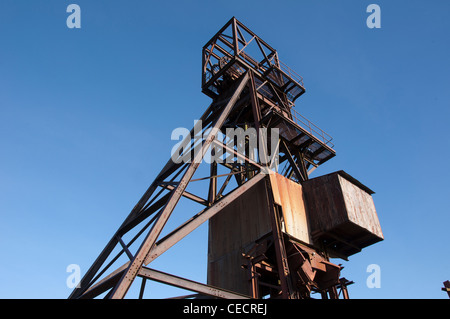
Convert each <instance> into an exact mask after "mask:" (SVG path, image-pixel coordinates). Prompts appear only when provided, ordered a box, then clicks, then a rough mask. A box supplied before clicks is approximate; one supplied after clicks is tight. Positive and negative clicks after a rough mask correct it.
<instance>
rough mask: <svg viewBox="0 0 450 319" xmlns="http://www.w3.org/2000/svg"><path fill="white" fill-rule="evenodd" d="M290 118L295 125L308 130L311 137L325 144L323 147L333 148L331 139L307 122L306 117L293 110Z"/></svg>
mask: <svg viewBox="0 0 450 319" xmlns="http://www.w3.org/2000/svg"><path fill="white" fill-rule="evenodd" d="M291 113H292V118H293V119H294V121H295V123H297V124H298V125H300V126H301V127H302V128H304V129H306V130H308V131H309V132H310V133H311V134H312V135H313V136H315V137H316V138H318V139H319V140H321V141H322V142H324V143H325V145H328V146H330V147H331V148H333V147H334V144H333V143H331V140H332V139H333V138H332V137H331V136H330V135H329V134H327V133H326V132H325V131H324V130H322V129H321V128H320V127H318V126H317V125H315V124H314V123H313V122H311V121H310V120H308V119H307V118H306V117H304V116H303V115H301V114H300V113H299V112H297V111H296V110H294V109H291Z"/></svg>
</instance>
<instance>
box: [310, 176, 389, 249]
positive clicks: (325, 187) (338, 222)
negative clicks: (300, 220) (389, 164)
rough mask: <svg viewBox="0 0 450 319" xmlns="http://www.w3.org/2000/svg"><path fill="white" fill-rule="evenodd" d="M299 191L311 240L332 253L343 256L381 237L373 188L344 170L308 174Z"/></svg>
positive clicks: (377, 240) (381, 238) (379, 239)
mask: <svg viewBox="0 0 450 319" xmlns="http://www.w3.org/2000/svg"><path fill="white" fill-rule="evenodd" d="M303 191H304V196H305V201H306V205H307V210H308V215H309V226H310V230H311V236H312V239H313V242H314V243H315V244H316V245H325V248H326V249H327V251H328V252H330V253H331V255H332V256H333V255H334V256H333V257H341V258H347V257H348V256H350V255H353V254H355V253H357V252H359V251H361V249H362V248H364V247H367V246H369V245H372V244H374V243H376V242H379V241H381V240H383V233H382V231H381V227H380V222H379V220H378V215H377V212H376V210H375V205H374V202H373V199H372V196H371V195H372V194H373V193H374V192H373V191H372V190H371V189H369V188H368V187H367V186H365V185H363V184H362V183H360V182H359V181H358V180H356V179H355V178H353V177H352V176H350V175H349V174H347V173H346V172H344V171H338V172H334V173H331V174H328V175H324V176H320V177H316V178H312V179H310V180H308V181H306V182H304V183H303Z"/></svg>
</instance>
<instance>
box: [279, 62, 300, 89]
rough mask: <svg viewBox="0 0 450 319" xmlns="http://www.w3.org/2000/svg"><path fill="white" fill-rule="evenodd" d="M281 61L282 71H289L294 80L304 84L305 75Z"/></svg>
mask: <svg viewBox="0 0 450 319" xmlns="http://www.w3.org/2000/svg"><path fill="white" fill-rule="evenodd" d="M278 62H279V63H280V69H281V71H283V72H284V73H287V74H288V75H289V77H290V78H291V79H293V80H295V81H296V82H297V83H299V84H301V85H302V86H304V85H303V77H302V76H301V75H299V74H298V73H297V72H295V71H294V70H292V69H291V68H290V67H288V66H287V65H286V64H285V63H283V62H282V61H278Z"/></svg>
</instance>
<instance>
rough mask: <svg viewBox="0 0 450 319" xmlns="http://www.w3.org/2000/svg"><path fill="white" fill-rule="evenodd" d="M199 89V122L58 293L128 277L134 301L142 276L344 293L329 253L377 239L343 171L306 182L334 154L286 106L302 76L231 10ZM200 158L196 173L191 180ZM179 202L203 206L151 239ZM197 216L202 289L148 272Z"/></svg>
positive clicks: (252, 292)
mask: <svg viewBox="0 0 450 319" xmlns="http://www.w3.org/2000/svg"><path fill="white" fill-rule="evenodd" d="M202 92H203V93H205V94H206V95H208V96H209V97H211V98H212V103H211V104H210V105H209V107H208V108H207V109H206V111H205V113H204V114H203V115H202V116H201V118H200V120H201V122H200V123H201V127H194V128H193V129H192V130H191V132H190V134H188V135H187V136H186V138H185V139H184V140H183V142H182V143H180V144H179V145H177V149H176V150H175V152H174V153H173V155H172V157H171V158H170V159H169V160H168V162H167V164H166V165H165V166H164V168H163V169H162V170H161V172H160V173H159V174H158V175H157V177H156V178H155V180H154V181H153V183H152V184H151V185H150V187H149V188H148V190H147V191H146V192H145V193H144V195H143V196H142V198H141V199H140V200H139V202H138V203H137V204H136V206H135V207H134V208H133V209H132V211H131V213H130V214H129V215H128V217H127V218H126V219H125V220H124V222H123V223H122V225H121V226H120V227H119V229H118V230H117V231H116V233H115V234H114V235H113V236H112V238H111V239H110V241H109V242H108V244H107V245H106V247H105V248H104V249H103V251H102V252H101V253H100V255H99V256H98V258H97V259H96V260H95V262H94V263H93V265H92V266H91V268H90V269H89V270H88V271H87V272H86V274H85V275H84V277H83V279H82V280H81V282H80V285H79V287H78V288H76V289H75V290H74V291H73V292H72V294H71V295H70V298H94V297H98V296H102V297H105V298H124V297H125V295H126V293H127V292H128V290H129V288H130V286H131V285H132V284H133V283H134V282H135V281H136V278H137V277H140V278H141V280H140V294H139V296H140V297H143V295H144V290H145V283H146V281H147V280H153V281H157V282H160V283H165V284H168V285H172V286H176V287H179V288H183V289H186V290H189V291H193V292H194V293H196V294H197V295H193V296H194V297H195V296H210V297H213V298H286V299H290V298H311V297H313V298H315V297H316V296H318V297H321V298H348V291H347V285H348V284H350V283H351V281H349V280H347V279H345V278H343V277H341V268H342V267H341V266H339V265H336V264H334V263H332V262H330V258H333V257H339V258H343V259H347V257H348V256H350V255H352V254H355V253H357V252H359V251H361V249H362V248H364V247H366V246H368V245H371V244H373V243H376V242H378V241H380V240H382V239H383V235H382V232H381V228H380V224H379V221H378V217H377V213H376V211H375V207H374V204H373V200H372V197H371V195H372V194H373V191H371V190H370V189H369V188H368V187H366V186H364V185H363V184H361V183H360V182H359V181H357V180H356V179H355V178H353V177H351V176H350V175H349V174H347V173H346V172H344V171H338V172H335V173H332V174H328V175H324V176H320V177H316V178H311V179H310V178H309V174H310V173H311V172H312V171H313V170H315V169H316V168H317V167H319V166H320V165H322V164H323V163H325V162H327V161H328V160H330V159H331V158H333V157H334V156H335V155H336V153H335V150H334V145H333V144H332V143H331V140H332V138H331V137H330V136H329V135H328V134H327V133H325V132H324V131H323V130H321V129H320V128H318V127H317V126H315V125H314V124H313V123H311V122H310V121H309V120H307V119H306V118H304V117H303V116H301V115H300V114H299V113H297V112H296V111H295V110H294V109H293V108H294V105H295V101H296V100H297V99H298V98H299V97H300V96H301V95H302V94H303V93H305V88H304V86H303V79H302V77H301V76H299V75H298V74H297V73H295V72H294V71H293V70H291V69H290V68H288V67H287V66H286V65H284V64H283V63H282V62H281V61H280V59H279V56H278V53H277V51H276V50H275V49H273V48H272V47H271V46H270V45H269V44H267V43H266V42H265V41H263V40H262V39H261V38H260V37H258V36H257V35H256V34H255V33H254V32H252V31H251V30H250V29H249V28H247V27H246V26H245V25H243V24H242V23H241V22H239V21H238V20H237V19H236V18H234V17H233V18H232V19H230V21H228V22H227V23H226V24H225V25H224V26H223V27H222V28H221V29H220V30H219V32H217V34H215V35H214V36H213V37H212V38H211V39H210V40H209V41H208V42H207V43H206V45H205V46H204V47H203V52H202ZM229 132H234V133H236V132H240V133H243V135H240V136H238V138H237V137H236V134H235V135H233V136H231V137H230V134H227V133H229ZM239 137H240V138H239ZM254 141H256V143H254ZM208 156H209V157H210V158H211V157H212V158H216V159H217V158H220V159H222V160H212V161H211V160H210V161H209V162H208V163H206V162H205V161H204V159H205V157H208ZM224 159H226V160H224ZM200 165H207V166H209V167H208V168H207V174H205V175H204V176H201V177H196V176H194V174H195V173H196V172H197V173H198V172H199V170H198V168H199V166H200ZM200 180H201V181H204V182H206V183H207V184H205V187H204V189H203V194H198V192H197V194H195V193H194V192H192V191H191V190H190V188H189V187H190V185H191V184H192V183H193V182H196V181H200ZM181 198H187V199H189V200H192V201H194V202H196V203H197V204H199V205H201V206H202V207H203V208H202V209H201V210H200V211H199V212H197V213H196V214H195V215H193V216H192V217H191V218H188V219H186V220H185V222H184V223H180V225H179V226H178V227H175V228H174V229H173V230H171V231H170V232H168V233H167V234H165V235H164V236H162V235H161V234H162V232H163V229H164V227H165V226H166V223H167V221H168V219H169V217H170V216H171V215H172V212H173V211H174V209H175V207H176V206H177V205H179V202H180V199H181ZM206 221H208V223H209V234H208V269H207V283H206V284H205V283H200V282H196V281H193V280H190V279H187V278H182V277H179V276H176V275H174V274H169V273H166V272H162V271H160V270H155V269H153V268H151V267H150V266H151V263H152V261H154V260H155V259H157V258H158V257H159V256H160V255H162V254H163V253H164V252H166V251H167V250H169V249H170V248H171V247H172V246H173V245H175V244H176V243H177V242H179V241H180V240H182V239H183V238H184V237H185V236H187V235H188V234H189V233H191V232H192V231H193V230H195V229H196V228H197V227H199V226H200V225H201V224H203V223H204V222H206ZM130 234H132V235H130ZM192 249H195V248H192ZM124 256H126V257H125V258H126V261H125V262H119V260H120V258H123V257H124ZM138 284H139V283H138ZM191 297H192V296H191Z"/></svg>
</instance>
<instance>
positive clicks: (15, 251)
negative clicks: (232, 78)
mask: <svg viewBox="0 0 450 319" xmlns="http://www.w3.org/2000/svg"><path fill="white" fill-rule="evenodd" d="M71 3H76V4H78V5H79V6H80V7H81V29H69V28H67V26H66V18H67V16H68V15H69V13H66V7H67V6H68V5H69V4H71ZM370 3H376V4H379V5H380V7H381V29H369V28H367V26H366V18H367V16H368V15H369V14H368V13H366V7H367V6H368V5H369V4H370ZM449 12H450V2H448V1H438V0H434V1H405V0H403V1H400V0H397V1H381V0H380V1H375V0H373V1H331V0H327V1H315V2H313V1H284V0H280V1H275V2H274V1H264V0H258V1H226V2H219V1H111V0H110V1H100V0H99V1H85V0H74V1H62V0H45V1H43V0H41V1H31V0H29V1H25V0H2V1H1V2H0V217H1V222H0V249H1V257H0V261H1V262H0V298H67V296H68V295H69V294H70V292H71V289H68V288H67V286H66V278H67V276H68V275H69V274H68V273H67V272H66V267H67V265H69V264H78V265H80V267H81V270H82V271H86V270H87V268H88V267H89V266H90V265H91V264H92V262H93V261H94V260H95V258H96V257H97V255H98V254H99V253H100V251H101V250H102V249H103V247H104V246H105V244H106V243H107V241H108V240H109V239H110V237H111V236H112V235H113V234H114V232H115V230H116V229H117V228H118V227H119V225H120V224H121V223H122V221H123V219H124V218H125V217H126V216H127V215H128V213H129V212H130V210H131V209H132V207H133V206H134V205H135V203H136V202H137V201H138V200H139V198H140V197H141V195H142V194H143V192H144V191H145V190H146V188H147V187H148V185H149V184H150V183H151V182H152V181H153V179H154V178H155V177H156V175H157V174H158V172H159V170H160V169H161V168H162V166H163V165H164V164H165V162H166V161H167V159H168V158H169V156H170V150H171V148H172V146H173V145H174V143H175V142H174V141H171V140H170V134H171V132H172V130H173V129H175V128H177V127H187V128H190V127H192V125H193V122H194V120H195V119H198V118H199V117H200V115H201V114H202V112H203V110H204V109H205V108H206V107H207V105H208V104H209V102H210V99H209V98H208V97H206V96H205V95H203V94H202V93H201V90H200V83H201V82H200V80H201V78H200V75H201V48H202V46H203V45H204V44H205V43H206V41H208V40H209V39H210V38H211V36H212V35H213V34H214V33H215V32H216V31H218V29H219V28H220V27H221V26H222V25H223V24H225V23H226V22H227V21H228V20H229V19H230V18H231V17H232V16H236V18H237V19H239V20H240V21H242V22H243V23H244V24H246V25H247V26H248V27H250V28H251V29H252V30H253V31H254V32H255V33H257V34H258V35H260V36H261V37H262V38H263V39H264V40H265V41H266V42H268V43H269V44H271V45H272V46H273V47H274V48H275V49H277V51H278V53H279V56H280V59H281V60H282V61H283V62H285V63H286V64H288V65H289V66H290V67H291V68H292V69H294V70H295V71H296V72H297V73H299V74H301V75H302V76H303V78H304V83H305V87H306V94H305V95H303V96H302V97H301V98H300V99H299V100H298V103H297V106H296V109H297V111H299V112H301V113H302V114H303V115H305V116H306V117H308V118H309V119H311V120H312V121H313V122H315V123H316V124H318V125H319V126H320V127H321V128H323V129H324V130H325V131H327V132H328V133H329V134H330V135H332V136H333V137H334V142H335V145H336V146H335V148H336V151H337V156H336V157H335V158H333V159H332V160H331V161H329V162H328V163H326V164H325V165H323V166H322V167H320V168H319V169H317V170H316V171H315V172H314V173H315V176H317V175H322V174H326V173H329V172H333V171H336V170H341V169H343V170H345V171H346V172H348V173H349V174H350V175H352V176H354V177H355V178H357V179H359V180H360V181H361V182H362V183H364V184H366V185H367V186H369V187H370V188H371V189H373V190H374V191H375V192H376V194H375V195H374V201H375V205H376V208H377V211H378V214H379V218H380V222H381V227H382V230H383V233H384V236H385V240H384V241H383V242H381V243H378V244H376V245H374V246H371V247H368V248H366V249H364V250H363V251H362V252H361V253H360V254H357V255H354V256H352V257H350V261H349V262H343V261H339V262H342V263H343V264H344V265H345V269H344V270H343V275H344V276H345V277H346V278H348V279H351V280H354V281H355V284H354V285H352V286H350V287H349V292H350V296H351V297H352V298H448V297H447V295H446V294H445V293H444V292H442V291H441V289H440V288H441V287H442V282H443V281H445V280H449V279H450V254H449V248H448V240H449V239H448V229H449V228H448V227H449V224H450V211H449V208H448V207H449V206H448V201H449V198H450V196H449V195H450V186H449V183H448V181H449V180H450V172H449V158H450V148H449V146H450V145H449V144H450V143H449V135H450V129H449V120H450V108H449V107H450V90H449V85H450V80H449V79H450V54H449V52H450V39H449V32H450V19H449V17H448V16H449ZM193 213H195V211H194V212H192V213H190V212H185V213H184V215H183V216H182V217H181V219H180V220H184V219H187V218H188V217H189V216H190V215H192V214H193ZM174 221H175V222H176V219H175V220H174ZM206 230H207V228H206V227H204V226H202V227H201V228H200V229H199V230H198V231H196V232H195V233H193V234H192V236H191V237H188V238H186V243H184V245H185V246H183V244H182V243H180V245H181V246H179V247H177V246H175V247H174V251H173V253H172V255H170V254H169V255H167V256H166V257H165V259H161V261H159V262H156V261H155V265H154V266H155V267H159V269H164V270H166V271H169V272H171V271H172V272H173V273H175V274H179V275H182V276H185V277H188V278H191V279H194V280H199V281H205V280H206V237H205V234H206ZM184 247H187V248H184ZM163 257H164V255H163V256H161V258H163ZM370 264H377V265H379V266H380V269H381V288H372V289H369V288H368V287H367V286H366V278H367V277H368V275H369V273H367V272H366V269H367V266H368V265H370ZM164 267H166V268H164ZM177 267H178V268H177ZM152 287H153V290H152V291H151V292H149V294H148V295H147V296H149V297H160V296H165V294H167V295H170V293H169V292H167V293H166V292H165V290H164V289H163V288H161V287H160V286H159V285H154V286H151V288H152ZM157 289H161V290H160V291H159V293H158V291H157Z"/></svg>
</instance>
